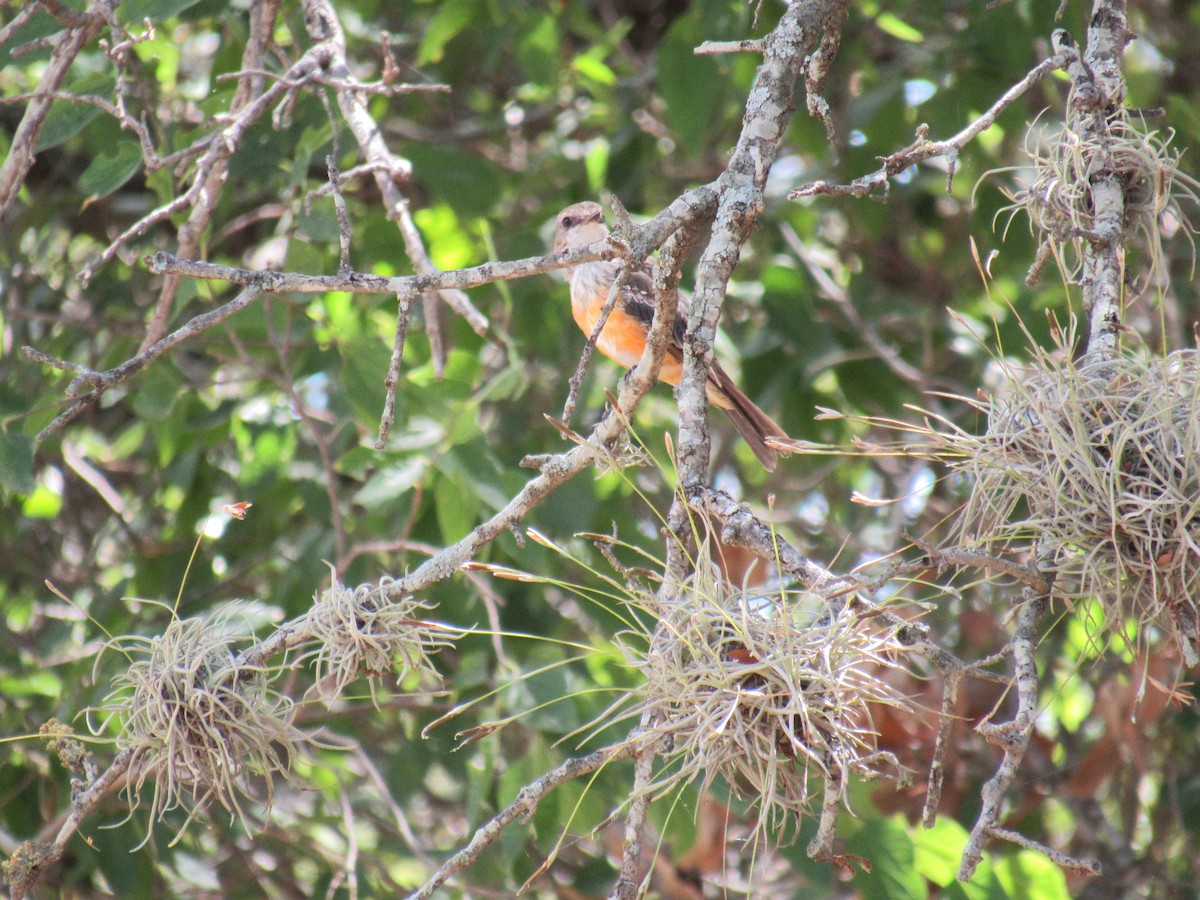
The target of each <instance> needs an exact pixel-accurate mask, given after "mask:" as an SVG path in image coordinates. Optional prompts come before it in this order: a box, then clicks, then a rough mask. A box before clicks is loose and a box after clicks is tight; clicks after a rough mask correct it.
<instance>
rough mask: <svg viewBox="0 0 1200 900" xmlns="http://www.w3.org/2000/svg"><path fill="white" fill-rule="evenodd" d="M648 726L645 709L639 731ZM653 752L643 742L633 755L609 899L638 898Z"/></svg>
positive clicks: (647, 712) (647, 713) (647, 716)
mask: <svg viewBox="0 0 1200 900" xmlns="http://www.w3.org/2000/svg"><path fill="white" fill-rule="evenodd" d="M652 726H653V723H652V721H651V713H650V712H649V710H647V711H646V712H645V713H644V714H643V715H642V722H641V726H640V729H639V731H641V732H644V731H645V730H646V729H647V728H648V727H652ZM656 752H657V748H656V747H655V745H654V744H653V743H652V742H644V745H643V746H642V747H641V748H640V749H639V750H638V752H637V757H636V759H637V764H636V765H635V766H634V777H633V787H632V788H630V794H629V796H630V798H631V799H630V801H629V815H628V817H627V818H626V819H625V840H624V842H623V844H622V846H621V872H620V874H619V875H618V876H617V883H616V884H615V885H614V886H613V889H612V891H611V892H610V893H609V895H608V896H609V898H610V900H634V898H636V897H638V896H640V895H641V889H642V884H641V883H640V880H639V878H638V875H639V874H640V871H641V864H642V839H643V838H644V837H645V834H646V813H647V812H648V811H649V809H650V790H649V787H650V779H651V777H652V776H653V774H654V757H655V754H656ZM647 877H649V876H647Z"/></svg>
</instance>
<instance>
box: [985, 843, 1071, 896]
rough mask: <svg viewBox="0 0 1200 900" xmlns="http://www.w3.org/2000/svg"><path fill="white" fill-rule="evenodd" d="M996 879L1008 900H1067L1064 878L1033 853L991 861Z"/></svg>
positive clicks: (1042, 858) (1026, 852) (1028, 852)
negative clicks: (1023, 899)
mask: <svg viewBox="0 0 1200 900" xmlns="http://www.w3.org/2000/svg"><path fill="white" fill-rule="evenodd" d="M993 868H994V869H995V871H996V876H997V878H998V879H999V881H1000V883H1001V884H1002V885H1003V886H1004V889H1005V890H1006V891H1007V892H1008V894H1009V896H1010V897H1023V898H1025V900H1068V898H1069V897H1070V896H1071V895H1070V892H1069V891H1068V890H1067V878H1066V876H1065V875H1064V874H1063V871H1062V869H1060V868H1059V867H1058V866H1056V865H1055V864H1054V863H1052V862H1050V860H1048V859H1046V857H1044V856H1042V854H1040V853H1036V852H1034V851H1033V850H1022V851H1020V852H1019V853H1017V854H1016V855H1014V856H1005V857H1001V858H998V859H996V860H994V862H993Z"/></svg>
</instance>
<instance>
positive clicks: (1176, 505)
mask: <svg viewBox="0 0 1200 900" xmlns="http://www.w3.org/2000/svg"><path fill="white" fill-rule="evenodd" d="M985 409H986V411H987V414H988V431H987V434H986V435H985V436H984V437H982V438H975V437H968V436H965V435H962V434H958V435H952V436H949V437H947V441H948V442H950V443H951V444H953V445H954V446H955V449H956V450H957V451H958V452H960V453H961V454H962V455H964V456H965V457H967V461H966V462H964V463H961V464H960V465H961V467H962V468H964V469H966V470H967V471H968V472H969V473H970V474H971V475H972V476H973V480H974V488H973V492H972V496H971V499H970V501H969V503H968V506H967V510H966V514H965V515H964V517H963V519H962V522H963V525H962V535H961V538H962V539H963V540H965V541H966V542H967V543H982V544H985V545H994V546H999V547H1003V548H1007V549H1009V550H1019V551H1021V552H1028V553H1030V554H1033V553H1034V552H1035V545H1036V555H1037V557H1038V560H1039V563H1038V564H1039V567H1040V568H1041V569H1042V570H1043V571H1044V572H1045V573H1046V574H1048V575H1051V576H1053V578H1054V592H1055V593H1056V594H1057V595H1059V596H1062V597H1065V598H1067V599H1068V600H1077V599H1086V598H1093V597H1094V598H1096V599H1097V600H1098V601H1100V603H1101V604H1102V605H1103V608H1104V612H1105V623H1104V627H1105V628H1111V629H1112V630H1113V631H1114V633H1116V634H1119V635H1127V634H1128V629H1127V626H1130V625H1132V626H1135V627H1136V640H1137V641H1139V642H1142V641H1144V640H1146V639H1147V637H1148V633H1147V631H1146V627H1145V626H1149V625H1150V624H1152V623H1153V624H1155V625H1157V626H1158V627H1160V628H1165V629H1168V630H1170V631H1172V632H1174V633H1175V634H1176V635H1177V637H1178V639H1179V642H1180V646H1181V648H1182V650H1183V653H1184V657H1185V659H1186V660H1187V661H1188V662H1189V664H1193V665H1194V664H1195V662H1196V661H1197V653H1196V649H1197V646H1198V644H1200V624H1198V623H1200V610H1198V607H1197V599H1196V598H1197V596H1198V591H1200V354H1198V353H1197V352H1196V351H1191V350H1189V351H1183V352H1178V353H1173V354H1171V355H1169V356H1167V357H1165V358H1157V359H1149V360H1142V359H1135V358H1131V357H1121V358H1118V359H1116V360H1113V361H1111V362H1110V361H1105V362H1100V363H1090V364H1087V363H1085V364H1082V365H1076V364H1075V363H1072V362H1070V361H1066V362H1055V361H1054V360H1052V359H1051V358H1050V357H1049V356H1047V355H1046V354H1041V355H1040V356H1039V357H1038V358H1037V359H1036V360H1035V365H1034V372H1033V374H1032V375H1031V376H1030V377H1027V378H1026V379H1024V380H1023V381H1021V382H1019V383H1018V384H1017V385H1016V387H1015V392H1014V394H1013V396H1011V397H1009V398H1008V399H1006V400H1003V401H999V402H996V401H993V402H991V403H989V404H985Z"/></svg>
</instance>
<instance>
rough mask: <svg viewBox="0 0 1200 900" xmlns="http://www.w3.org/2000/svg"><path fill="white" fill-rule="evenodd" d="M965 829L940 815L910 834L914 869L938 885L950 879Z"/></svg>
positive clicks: (957, 864) (957, 860)
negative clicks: (929, 826)
mask: <svg viewBox="0 0 1200 900" xmlns="http://www.w3.org/2000/svg"><path fill="white" fill-rule="evenodd" d="M967 837H968V835H967V831H966V829H965V828H963V827H962V826H961V825H960V824H958V822H955V821H954V820H953V819H947V818H944V817H943V818H940V819H938V820H937V822H936V823H935V824H934V826H933V827H932V828H921V829H917V830H916V831H915V833H914V836H913V845H914V850H915V856H914V861H915V866H916V870H917V871H918V872H920V873H921V874H922V875H924V876H925V877H926V878H928V879H929V880H930V881H932V882H933V883H934V884H936V885H939V886H940V887H947V886H948V885H951V884H953V883H954V880H955V877H956V875H957V873H958V866H959V862H960V861H961V857H962V851H963V847H965V846H966V844H967Z"/></svg>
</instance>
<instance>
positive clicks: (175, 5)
mask: <svg viewBox="0 0 1200 900" xmlns="http://www.w3.org/2000/svg"><path fill="white" fill-rule="evenodd" d="M199 2H200V0H124V2H123V3H122V4H121V6H120V12H121V21H122V22H141V21H142V20H143V19H152V20H153V21H155V22H161V21H163V20H164V19H169V18H171V17H172V16H176V15H179V13H181V12H183V11H184V10H185V9H188V8H189V7H192V6H195V5H196V4H197V3H199Z"/></svg>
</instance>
